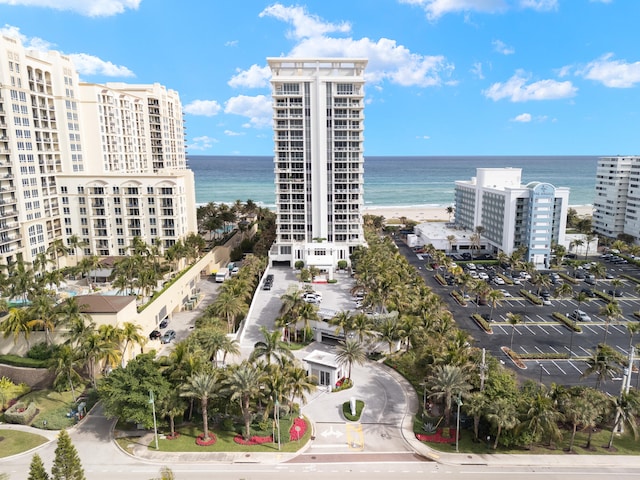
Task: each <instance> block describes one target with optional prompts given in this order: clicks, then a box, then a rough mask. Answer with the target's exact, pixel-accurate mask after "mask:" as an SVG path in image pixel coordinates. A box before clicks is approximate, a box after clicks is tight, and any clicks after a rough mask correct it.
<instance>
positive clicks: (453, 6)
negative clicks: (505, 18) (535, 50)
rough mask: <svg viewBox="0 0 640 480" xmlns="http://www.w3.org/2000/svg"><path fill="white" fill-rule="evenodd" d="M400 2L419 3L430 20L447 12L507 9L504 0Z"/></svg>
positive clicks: (420, 0) (403, 0)
mask: <svg viewBox="0 0 640 480" xmlns="http://www.w3.org/2000/svg"><path fill="white" fill-rule="evenodd" d="M399 1H400V3H407V4H410V5H418V6H420V7H422V8H423V9H424V11H425V12H426V13H427V18H428V19H429V20H436V19H438V18H440V17H441V16H443V15H446V14H447V13H458V12H464V13H467V12H482V13H497V12H502V11H504V10H506V8H507V5H506V2H505V1H504V0H399Z"/></svg>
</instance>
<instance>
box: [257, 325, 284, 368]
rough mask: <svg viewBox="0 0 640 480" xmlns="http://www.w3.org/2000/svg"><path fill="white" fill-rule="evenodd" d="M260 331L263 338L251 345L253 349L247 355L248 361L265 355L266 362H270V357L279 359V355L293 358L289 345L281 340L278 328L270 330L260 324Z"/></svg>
mask: <svg viewBox="0 0 640 480" xmlns="http://www.w3.org/2000/svg"><path fill="white" fill-rule="evenodd" d="M260 333H261V334H262V337H263V340H261V341H259V342H257V343H256V344H255V345H254V346H253V351H252V352H251V355H250V356H249V360H250V361H252V362H253V361H255V360H257V359H259V358H261V357H265V358H266V360H267V363H271V357H272V356H273V357H275V358H276V359H280V358H281V357H289V358H293V353H291V350H290V349H289V346H288V345H287V344H286V343H285V342H283V341H282V333H281V332H280V331H279V330H274V331H273V332H270V331H269V330H267V327H265V326H264V325H261V326H260Z"/></svg>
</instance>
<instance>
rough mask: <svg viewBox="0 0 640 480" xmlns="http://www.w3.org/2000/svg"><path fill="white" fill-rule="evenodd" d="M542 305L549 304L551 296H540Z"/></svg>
mask: <svg viewBox="0 0 640 480" xmlns="http://www.w3.org/2000/svg"><path fill="white" fill-rule="evenodd" d="M540 299H541V300H542V304H543V305H551V298H549V297H540Z"/></svg>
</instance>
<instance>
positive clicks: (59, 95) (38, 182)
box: [0, 36, 196, 265]
mask: <svg viewBox="0 0 640 480" xmlns="http://www.w3.org/2000/svg"><path fill="white" fill-rule="evenodd" d="M0 64H1V65H0V264H5V265H6V264H10V263H13V262H16V261H18V260H19V259H23V260H24V261H26V262H32V261H33V260H34V259H35V258H36V257H37V256H38V255H39V254H41V253H44V252H46V251H47V249H48V248H49V246H50V245H51V244H52V243H53V242H54V241H57V240H62V241H63V242H66V243H67V244H69V239H70V238H71V237H73V236H76V237H78V238H79V239H80V240H81V241H83V242H86V244H87V247H86V248H85V251H84V252H81V253H85V254H96V255H120V254H124V253H126V247H128V245H130V243H131V241H132V239H133V237H134V236H140V237H142V238H143V240H145V241H146V242H147V243H151V242H152V240H153V239H155V238H160V239H161V241H162V244H161V245H162V246H163V247H166V246H170V245H172V244H173V243H175V241H177V239H179V238H181V237H182V236H184V235H185V234H186V233H188V232H194V231H195V230H196V218H195V193H194V192H195V188H194V186H193V174H192V173H191V172H190V171H189V170H188V169H187V168H186V160H185V158H186V156H185V146H184V125H183V118H182V107H181V104H180V100H179V96H178V94H177V93H176V92H173V91H171V90H167V89H165V88H164V87H162V86H160V85H157V84H155V85H125V84H107V85H95V84H84V83H80V81H79V77H78V74H77V72H76V70H75V67H74V66H73V63H72V62H71V59H70V58H69V57H67V56H65V55H61V54H60V53H58V52H55V51H49V52H41V51H33V50H28V49H25V48H24V47H23V46H22V45H21V43H20V42H19V40H17V39H14V38H10V37H6V36H0ZM100 189H101V190H100ZM136 189H137V190H136ZM98 192H100V193H98ZM136 192H137V193H136ZM136 195H137V196H136ZM134 197H136V198H134ZM167 205H169V206H167ZM125 226H126V227H125ZM121 247H124V248H121ZM69 258H75V257H74V256H70V257H69Z"/></svg>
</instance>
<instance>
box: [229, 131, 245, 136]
mask: <svg viewBox="0 0 640 480" xmlns="http://www.w3.org/2000/svg"><path fill="white" fill-rule="evenodd" d="M224 134H225V135H226V136H228V137H240V136H242V135H244V134H245V133H244V132H234V131H233V130H225V131H224Z"/></svg>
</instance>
